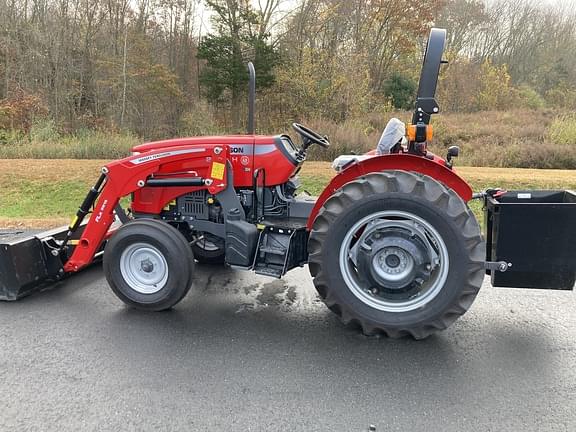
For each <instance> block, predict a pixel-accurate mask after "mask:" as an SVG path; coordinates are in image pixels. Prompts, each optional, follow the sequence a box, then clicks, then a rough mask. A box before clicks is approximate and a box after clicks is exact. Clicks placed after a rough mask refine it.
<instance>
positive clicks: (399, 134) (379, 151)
mask: <svg viewBox="0 0 576 432" xmlns="http://www.w3.org/2000/svg"><path fill="white" fill-rule="evenodd" d="M405 135H406V125H405V124H404V123H403V122H402V121H400V120H398V119H397V118H394V117H393V118H391V119H390V120H389V121H388V124H387V125H386V127H385V128H384V132H382V136H381V137H380V141H378V145H377V146H376V149H375V150H370V151H369V152H367V153H364V154H363V155H340V156H338V157H337V158H336V159H334V161H333V162H332V168H333V169H334V170H335V171H336V172H342V171H344V170H345V169H346V168H348V167H349V166H350V165H353V164H355V163H357V162H361V161H363V160H366V159H369V158H372V157H374V156H381V155H385V154H390V153H391V152H392V150H393V149H394V148H395V147H396V146H397V145H402V144H404V142H405V141H406V137H405Z"/></svg>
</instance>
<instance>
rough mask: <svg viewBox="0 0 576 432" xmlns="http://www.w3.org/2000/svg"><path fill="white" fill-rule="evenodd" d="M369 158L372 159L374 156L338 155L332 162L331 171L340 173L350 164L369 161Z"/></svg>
mask: <svg viewBox="0 0 576 432" xmlns="http://www.w3.org/2000/svg"><path fill="white" fill-rule="evenodd" d="M371 157H374V155H340V156H338V157H337V158H336V159H334V161H333V162H332V169H334V170H335V171H336V172H341V171H342V170H343V169H344V168H345V167H347V166H349V165H351V164H352V163H355V162H360V161H363V160H365V159H370V158H371Z"/></svg>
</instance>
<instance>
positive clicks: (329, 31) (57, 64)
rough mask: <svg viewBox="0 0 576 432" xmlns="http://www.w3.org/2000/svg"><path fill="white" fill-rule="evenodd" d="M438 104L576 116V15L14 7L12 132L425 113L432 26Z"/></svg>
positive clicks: (19, 0)
mask: <svg viewBox="0 0 576 432" xmlns="http://www.w3.org/2000/svg"><path fill="white" fill-rule="evenodd" d="M432 26H437V27H443V28H446V29H447V30H448V37H449V40H448V49H447V51H446V59H447V60H448V61H449V64H448V65H447V66H445V67H444V69H443V73H442V77H441V82H440V87H439V95H438V98H439V100H440V102H441V106H442V107H443V108H444V109H445V110H452V111H462V112H472V111H479V110H508V109H514V108H518V107H523V108H531V109H539V108H543V107H552V108H561V109H572V108H574V106H575V105H576V102H575V100H576V87H575V84H574V83H575V82H576V76H575V75H576V56H574V54H573V53H574V52H576V14H575V13H574V12H573V11H571V10H570V9H569V8H562V7H556V8H553V7H550V6H544V5H542V2H536V1H530V0H493V1H490V2H483V1H479V0H430V1H426V2H414V1H413V0H351V1H340V0H297V1H293V0H292V1H285V0H255V1H249V0H205V1H203V2H202V3H200V2H199V1H198V0H0V129H2V130H20V131H24V132H27V131H29V130H30V128H32V127H33V126H34V124H35V123H36V122H43V124H44V125H46V124H49V125H51V126H50V127H53V128H56V129H58V130H59V131H64V132H71V133H72V132H77V131H79V130H84V129H101V130H111V131H127V132H131V133H134V134H136V135H138V136H141V137H144V138H159V137H168V136H172V135H183V134H205V133H218V132H222V131H229V132H237V131H240V130H242V129H243V127H244V124H243V123H244V118H245V113H246V101H245V100H246V88H247V80H248V74H247V72H246V67H245V64H246V62H247V61H253V62H254V63H255V65H256V69H257V74H258V120H259V123H258V124H259V128H260V130H262V131H269V130H271V129H274V128H278V127H282V126H280V125H285V124H288V123H289V122H290V121H292V120H300V119H311V118H316V119H325V120H329V121H334V122H343V121H347V120H349V119H354V118H368V117H370V116H373V115H379V114H384V113H385V112H389V111H392V110H394V109H410V107H411V106H412V104H413V100H414V93H415V90H416V85H417V80H418V74H419V71H420V63H421V61H422V54H423V50H424V47H425V42H426V36H427V34H428V31H429V29H430V27H432Z"/></svg>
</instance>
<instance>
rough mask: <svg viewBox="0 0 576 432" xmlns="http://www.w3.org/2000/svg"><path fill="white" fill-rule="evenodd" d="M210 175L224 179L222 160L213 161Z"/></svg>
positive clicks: (217, 178)
mask: <svg viewBox="0 0 576 432" xmlns="http://www.w3.org/2000/svg"><path fill="white" fill-rule="evenodd" d="M210 177H212V178H213V179H216V180H223V179H224V164H223V163H220V162H214V163H212V170H211V172H210Z"/></svg>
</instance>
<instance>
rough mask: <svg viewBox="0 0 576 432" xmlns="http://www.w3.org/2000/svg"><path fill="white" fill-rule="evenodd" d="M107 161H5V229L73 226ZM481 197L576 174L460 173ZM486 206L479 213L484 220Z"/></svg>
mask: <svg viewBox="0 0 576 432" xmlns="http://www.w3.org/2000/svg"><path fill="white" fill-rule="evenodd" d="M105 163H106V161H102V160H70V159H61V160H42V159H29V160H23V159H11V160H7V159H0V227H5V228H6V227H50V226H57V225H63V224H66V223H68V222H69V220H70V218H71V216H72V215H73V214H75V212H76V209H77V207H78V205H79V204H80V202H81V201H82V199H83V197H84V195H85V194H86V192H87V191H88V188H89V187H90V186H91V185H92V184H93V183H94V181H95V180H96V178H97V177H98V175H99V170H100V167H101V166H102V165H104V164H105ZM457 171H458V173H459V174H460V175H461V176H462V177H464V178H465V179H466V180H467V181H468V182H469V183H470V184H471V185H472V187H473V189H474V190H475V191H480V190H483V189H486V188H488V187H501V188H505V189H523V188H525V189H576V171H568V170H536V169H512V168H473V167H460V168H457ZM333 175H334V172H333V171H332V169H331V168H330V164H329V163H328V162H307V163H306V164H305V165H304V168H303V169H302V174H301V178H302V180H303V189H304V190H306V191H307V192H309V193H311V194H313V195H317V194H319V193H320V192H321V191H322V189H323V188H324V186H325V185H326V183H328V181H329V180H330V179H331V178H332V177H333ZM479 205H480V203H474V206H473V209H474V211H475V212H476V214H477V215H478V216H479V214H480V207H479Z"/></svg>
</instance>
